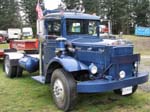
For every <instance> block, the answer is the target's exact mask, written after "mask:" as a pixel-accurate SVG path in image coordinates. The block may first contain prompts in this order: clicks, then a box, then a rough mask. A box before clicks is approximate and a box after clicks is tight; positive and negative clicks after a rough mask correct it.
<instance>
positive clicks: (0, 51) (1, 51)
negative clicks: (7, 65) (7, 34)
mask: <svg viewBox="0 0 150 112" xmlns="http://www.w3.org/2000/svg"><path fill="white" fill-rule="evenodd" d="M3 57H4V50H2V49H0V58H3Z"/></svg>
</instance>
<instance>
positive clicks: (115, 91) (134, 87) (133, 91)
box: [114, 85, 138, 96]
mask: <svg viewBox="0 0 150 112" xmlns="http://www.w3.org/2000/svg"><path fill="white" fill-rule="evenodd" d="M137 88H138V86H137V85H136V86H133V90H132V93H130V94H127V95H122V90H121V89H116V90H114V93H116V94H118V95H120V96H131V95H132V94H134V93H135V92H136V90H137Z"/></svg>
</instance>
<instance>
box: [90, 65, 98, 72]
mask: <svg viewBox="0 0 150 112" xmlns="http://www.w3.org/2000/svg"><path fill="white" fill-rule="evenodd" d="M89 69H90V72H91V73H92V74H96V73H97V71H98V68H97V66H95V65H94V64H93V63H92V64H91V65H90V66H89Z"/></svg>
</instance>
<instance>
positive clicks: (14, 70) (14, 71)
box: [4, 56, 23, 78]
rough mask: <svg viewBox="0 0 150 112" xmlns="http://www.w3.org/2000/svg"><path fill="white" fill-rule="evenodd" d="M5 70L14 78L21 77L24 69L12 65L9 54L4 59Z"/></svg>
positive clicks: (8, 75)
mask: <svg viewBox="0 0 150 112" xmlns="http://www.w3.org/2000/svg"><path fill="white" fill-rule="evenodd" d="M4 71H5V75H6V76H7V77H9V78H14V77H21V76H22V71H23V70H22V68H20V67H17V66H12V65H11V62H10V59H9V56H6V57H5V59H4Z"/></svg>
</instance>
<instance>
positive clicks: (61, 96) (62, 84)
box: [51, 69, 77, 111]
mask: <svg viewBox="0 0 150 112" xmlns="http://www.w3.org/2000/svg"><path fill="white" fill-rule="evenodd" d="M51 87H52V96H53V100H54V102H55V104H56V106H57V107H58V108H59V109H61V110H64V111H68V110H71V109H72V108H73V106H74V105H75V102H76V97H77V92H76V82H75V80H74V78H73V77H72V75H71V74H70V73H67V72H66V71H64V70H63V69H56V70H55V71H54V72H53V74H52V78H51Z"/></svg>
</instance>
